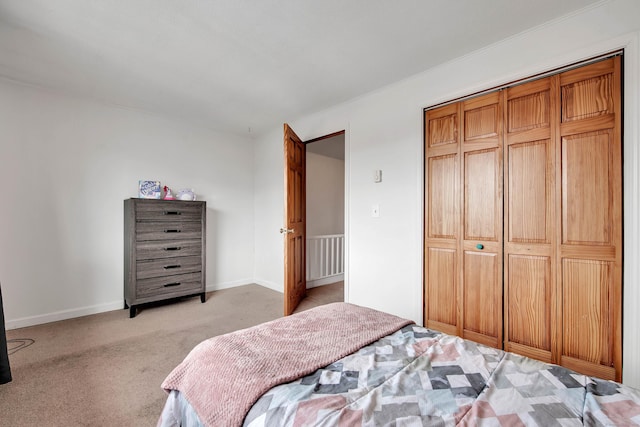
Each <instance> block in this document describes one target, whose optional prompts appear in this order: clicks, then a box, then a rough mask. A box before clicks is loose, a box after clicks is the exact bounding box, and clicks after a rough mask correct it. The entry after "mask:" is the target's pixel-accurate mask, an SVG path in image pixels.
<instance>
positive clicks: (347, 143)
mask: <svg viewBox="0 0 640 427" xmlns="http://www.w3.org/2000/svg"><path fill="white" fill-rule="evenodd" d="M350 188H351V129H350V123H349V122H347V124H346V126H345V129H344V273H343V280H344V302H351V296H350V294H349V289H350V287H349V282H350V280H349V259H350V255H349V251H350V248H351V244H350V242H351V227H350V226H349V224H350V222H349V221H350V219H351V191H350Z"/></svg>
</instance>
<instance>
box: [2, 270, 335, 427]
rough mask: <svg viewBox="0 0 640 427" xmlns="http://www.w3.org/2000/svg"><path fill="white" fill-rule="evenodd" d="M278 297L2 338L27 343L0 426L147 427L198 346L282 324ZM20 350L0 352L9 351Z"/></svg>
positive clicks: (238, 293) (163, 308)
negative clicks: (173, 376)
mask: <svg viewBox="0 0 640 427" xmlns="http://www.w3.org/2000/svg"><path fill="white" fill-rule="evenodd" d="M343 294H344V290H343V283H342V282H339V283H336V284H332V285H326V286H321V287H317V288H312V289H309V291H308V296H307V298H306V299H305V300H304V301H303V302H302V303H301V304H300V307H299V308H298V310H306V309H308V308H311V307H315V306H318V305H322V304H327V303H330V302H335V301H342V299H343ZM282 310H283V298H282V294H281V293H278V292H275V291H272V290H270V289H267V288H264V287H262V286H258V285H247V286H240V287H237V288H232V289H225V290H222V291H216V292H212V293H209V294H207V301H206V302H205V303H204V304H202V303H200V299H199V298H188V299H183V300H179V301H176V302H173V303H171V304H159V305H156V306H154V307H148V308H144V307H143V308H142V309H140V310H139V311H138V315H137V316H136V317H135V318H133V319H130V318H129V311H128V310H119V311H112V312H108V313H101V314H97V315H93V316H86V317H81V318H76V319H70V320H65V321H61V322H54V323H49V324H46V325H38V326H33V327H30V328H22V329H15V330H11V331H7V338H8V339H9V340H18V339H29V340H34V343H33V344H32V345H30V346H28V347H24V348H22V349H19V350H17V351H15V352H13V354H10V356H9V360H10V363H11V373H12V376H13V381H12V382H11V383H8V384H5V385H1V386H0V414H1V415H0V426H71V425H73V426H89V425H91V426H111V425H135V426H153V425H155V423H156V421H157V419H158V416H159V414H160V412H161V410H162V406H163V405H164V401H165V399H166V394H165V393H164V391H162V390H161V389H160V384H161V383H162V380H163V379H164V378H165V377H166V376H167V374H168V373H169V372H170V371H171V370H172V369H173V368H174V367H175V366H176V365H177V364H178V363H180V362H181V361H182V359H183V358H184V357H185V356H186V355H187V353H188V352H189V351H190V350H191V349H192V348H193V347H194V346H195V345H196V344H197V343H199V342H200V341H202V340H205V339H207V338H209V337H212V336H215V335H220V334H223V333H226V332H230V331H234V330H238V329H243V328H247V327H250V326H253V325H257V324H258V323H262V322H265V321H269V320H273V319H276V318H278V317H280V316H282ZM19 344H20V343H19V342H14V343H10V344H9V352H10V353H12V350H11V349H12V348H13V349H15V348H16V347H17V346H18V345H19Z"/></svg>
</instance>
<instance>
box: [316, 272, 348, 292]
mask: <svg viewBox="0 0 640 427" xmlns="http://www.w3.org/2000/svg"><path fill="white" fill-rule="evenodd" d="M342 281H344V274H336V275H335V276H329V277H323V278H322V279H316V280H307V289H311V288H317V287H318V286H324V285H330V284H332V283H336V282H342Z"/></svg>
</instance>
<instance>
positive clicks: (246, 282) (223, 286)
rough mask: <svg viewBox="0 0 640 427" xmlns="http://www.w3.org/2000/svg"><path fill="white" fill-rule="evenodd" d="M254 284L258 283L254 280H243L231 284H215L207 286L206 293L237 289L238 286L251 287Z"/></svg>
mask: <svg viewBox="0 0 640 427" xmlns="http://www.w3.org/2000/svg"><path fill="white" fill-rule="evenodd" d="M253 283H256V282H255V281H254V280H251V279H243V280H233V281H231V282H222V283H216V284H213V285H211V284H209V285H207V288H206V292H213V291H220V290H222V289H229V288H236V287H238V286H244V285H251V284H253Z"/></svg>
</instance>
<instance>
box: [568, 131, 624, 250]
mask: <svg viewBox="0 0 640 427" xmlns="http://www.w3.org/2000/svg"><path fill="white" fill-rule="evenodd" d="M612 144H613V134H612V130H611V129H607V130H601V131H595V132H589V133H583V134H577V135H568V136H565V137H563V138H562V187H563V192H562V243H563V244H569V245H581V244H587V245H611V244H612V243H613V242H612V237H613V236H612V234H611V231H612V230H611V228H610V225H611V221H612V220H613V218H612V215H613V212H612V208H613V206H612V203H611V202H612V201H613V200H612V197H613V193H614V192H616V191H618V189H616V188H611V184H612V182H611V181H610V179H609V178H610V177H611V175H612V171H611V167H613V166H614V165H612V164H611V163H612V162H611V160H612V159H611V156H612V153H611V149H612Z"/></svg>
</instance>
